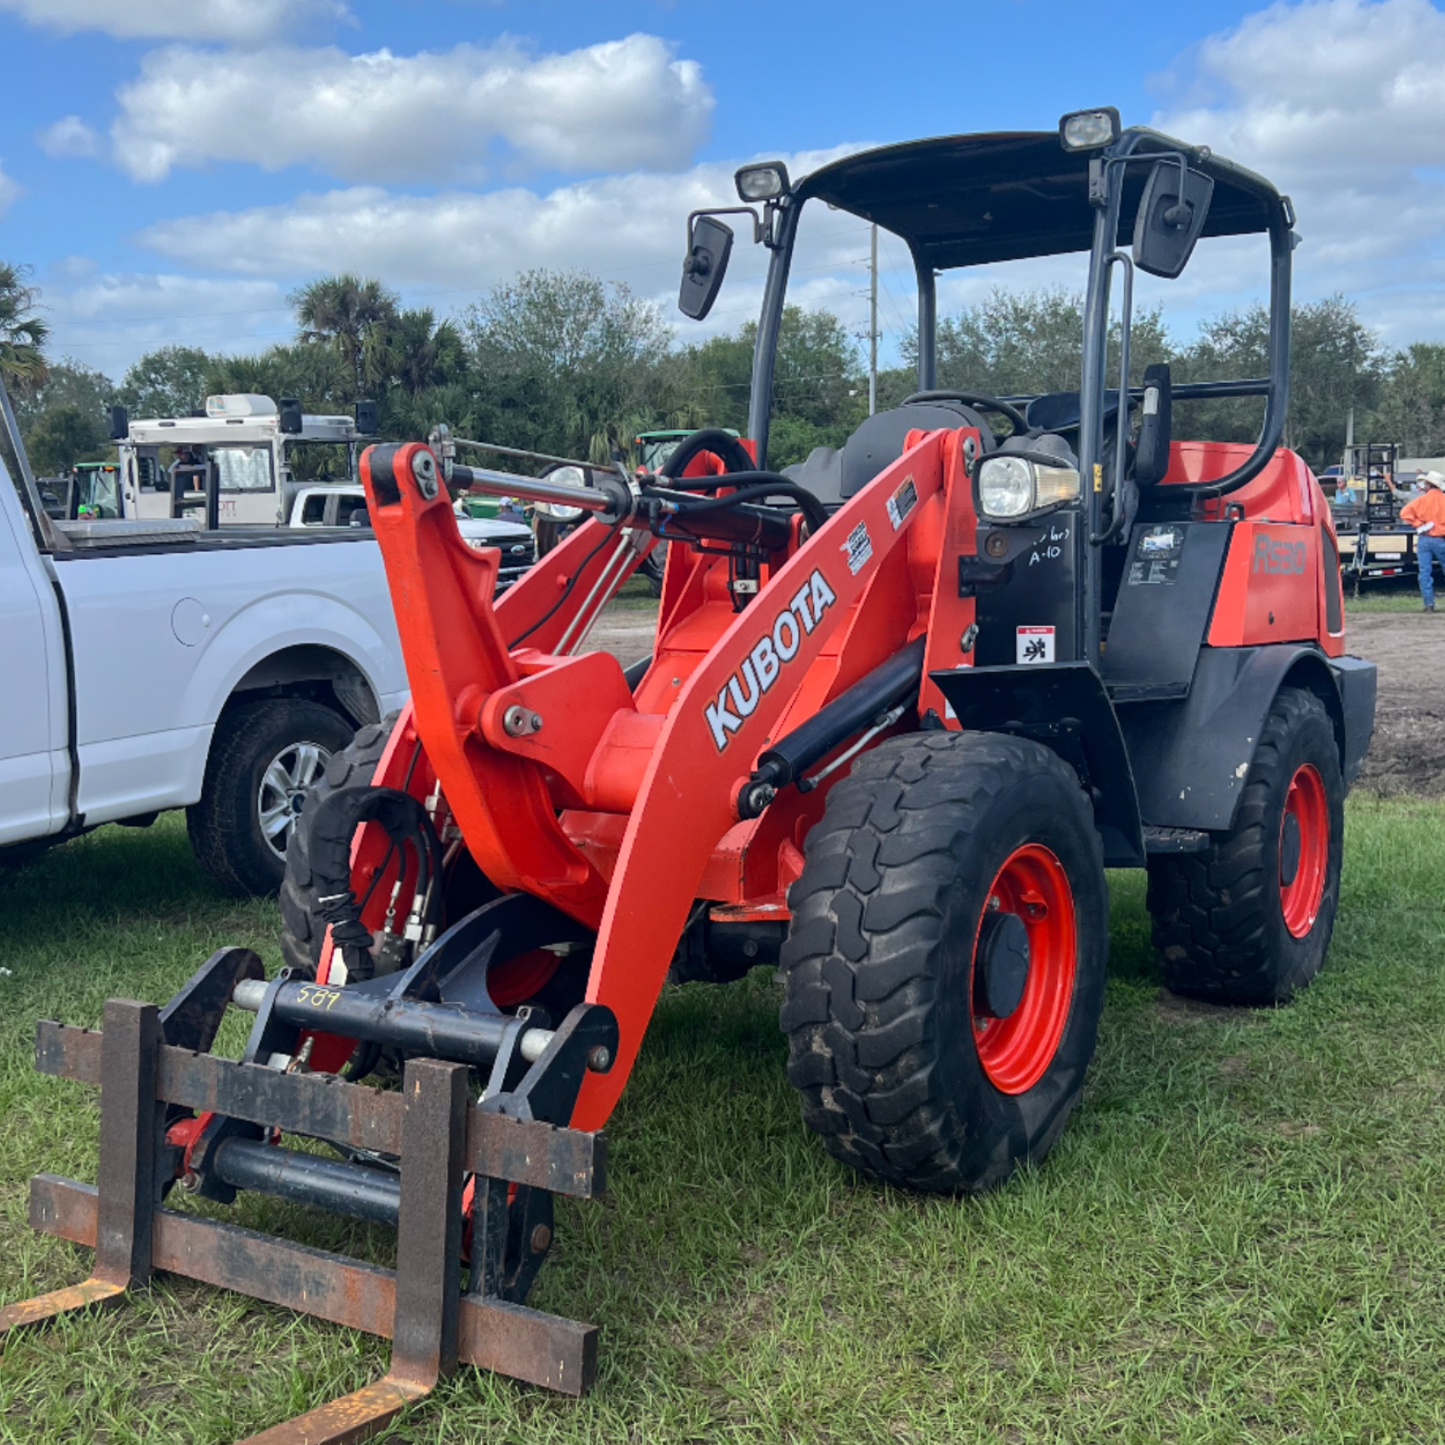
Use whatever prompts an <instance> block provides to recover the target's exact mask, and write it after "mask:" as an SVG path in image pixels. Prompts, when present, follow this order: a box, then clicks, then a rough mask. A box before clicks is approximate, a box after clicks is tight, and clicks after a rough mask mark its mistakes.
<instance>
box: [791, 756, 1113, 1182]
mask: <svg viewBox="0 0 1445 1445" xmlns="http://www.w3.org/2000/svg"><path fill="white" fill-rule="evenodd" d="M1029 847H1033V848H1035V849H1036V850H1037V849H1040V848H1041V849H1043V850H1047V852H1048V853H1049V854H1050V855H1052V856H1053V858H1054V860H1055V863H1056V864H1057V865H1059V866H1060V867H1061V870H1062V875H1063V876H1066V878H1067V888H1068V890H1070V891H1071V894H1072V908H1073V911H1074V922H1075V927H1074V930H1073V934H1072V938H1071V940H1070V945H1071V947H1072V948H1073V958H1074V974H1073V986H1072V996H1071V997H1067V998H1065V997H1062V996H1060V1000H1059V1003H1058V1005H1057V1007H1058V1009H1059V1016H1060V1017H1061V1018H1062V1025H1061V1027H1062V1032H1061V1034H1059V1035H1057V1044H1056V1046H1053V1047H1052V1052H1051V1053H1047V1054H1045V1055H1044V1058H1045V1059H1046V1067H1043V1072H1042V1075H1041V1077H1038V1078H1037V1081H1036V1082H1034V1083H1032V1084H1031V1085H1030V1086H1029V1087H1027V1088H1025V1089H1023V1090H1022V1091H1021V1092H1005V1091H1004V1090H1002V1089H1001V1088H999V1087H998V1086H997V1085H996V1084H995V1082H994V1079H993V1078H992V1077H991V1075H990V1073H989V1071H988V1069H986V1067H985V1065H984V1062H983V1059H982V1057H981V1049H982V1047H983V1045H982V1044H981V1043H980V1042H978V1041H977V1037H976V1032H975V1030H976V1026H977V1025H976V1020H975V1018H974V1007H975V1004H974V980H973V960H974V952H975V943H976V941H977V940H978V939H979V938H980V937H981V931H980V930H981V926H982V924H983V919H984V914H985V912H986V910H987V908H988V903H989V899H990V896H991V895H990V890H991V889H993V888H994V887H995V885H996V884H997V883H998V881H999V878H1000V877H1001V876H1002V875H1001V870H1002V869H1004V868H1005V866H1006V865H1007V864H1010V863H1011V861H1012V859H1013V858H1014V857H1015V856H1016V855H1017V854H1018V853H1019V851H1020V850H1023V849H1026V848H1029ZM805 859H806V862H805V866H804V869H803V873H802V876H801V877H800V878H799V880H798V882H797V883H796V884H794V886H793V889H792V891H791V894H790V899H789V902H790V906H791V909H792V914H793V921H792V926H791V929H790V932H789V936H788V940H787V942H786V943H785V944H784V946H783V954H782V964H783V969H784V977H785V981H786V1000H785V1002H784V1005H783V1009H782V1014H781V1023H782V1027H783V1031H784V1032H785V1033H786V1034H787V1036H788V1045H789V1047H788V1078H789V1080H790V1081H791V1082H792V1083H793V1085H794V1086H795V1087H796V1088H797V1089H798V1090H799V1092H800V1093H801V1095H802V1109H803V1120H804V1122H805V1123H806V1124H807V1125H808V1127H809V1128H810V1129H812V1130H814V1132H816V1133H817V1134H819V1135H821V1136H822V1138H823V1141H824V1145H825V1147H826V1148H827V1150H828V1152H829V1153H830V1154H832V1155H833V1156H834V1157H835V1158H837V1159H840V1160H842V1161H843V1162H844V1163H846V1164H850V1165H852V1166H853V1167H854V1168H857V1169H859V1170H862V1171H865V1172H867V1173H870V1174H873V1175H876V1176H878V1177H879V1178H882V1179H885V1180H888V1181H890V1182H893V1183H896V1184H902V1185H906V1186H909V1187H912V1188H917V1189H924V1190H932V1191H938V1192H946V1193H955V1192H960V1191H967V1192H978V1191H980V1190H984V1189H988V1188H990V1187H992V1186H993V1185H995V1184H997V1183H999V1182H1000V1181H1001V1180H1003V1179H1005V1178H1006V1177H1007V1176H1008V1175H1009V1174H1010V1173H1011V1172H1012V1171H1013V1170H1014V1169H1015V1168H1016V1167H1017V1166H1018V1165H1019V1164H1020V1163H1021V1162H1022V1161H1024V1160H1025V1159H1028V1158H1034V1159H1038V1158H1041V1157H1042V1156H1043V1154H1044V1153H1045V1152H1046V1151H1047V1150H1048V1148H1049V1147H1050V1145H1051V1144H1052V1143H1053V1141H1054V1140H1055V1138H1056V1137H1057V1136H1058V1134H1059V1131H1060V1130H1061V1129H1062V1128H1063V1125H1064V1122H1065V1120H1066V1119H1067V1117H1068V1115H1069V1112H1070V1111H1071V1110H1072V1108H1073V1106H1074V1104H1075V1103H1076V1101H1077V1100H1078V1097H1079V1092H1080V1089H1081V1088H1082V1085H1083V1080H1084V1073H1085V1071H1086V1069H1087V1067H1088V1064H1089V1060H1090V1058H1091V1057H1092V1056H1093V1052H1094V1041H1095V1036H1096V1033H1097V1029H1098V1021H1099V1013H1100V1010H1101V1008H1102V1006H1103V991H1104V972H1105V963H1106V959H1107V955H1108V895H1107V889H1106V885H1105V881H1104V870H1103V854H1102V849H1101V846H1100V842H1099V836H1098V833H1097V832H1096V830H1095V827H1094V819H1093V812H1092V809H1091V807H1090V805H1089V802H1088V800H1087V798H1086V797H1085V795H1084V792H1083V790H1082V789H1081V788H1080V786H1079V782H1078V778H1077V777H1076V775H1075V774H1074V772H1073V770H1072V769H1071V768H1070V767H1069V766H1068V765H1067V764H1065V763H1064V762H1063V761H1062V760H1061V759H1060V758H1059V757H1058V756H1057V755H1056V754H1054V753H1052V752H1050V751H1049V750H1048V749H1047V748H1045V747H1043V746H1042V745H1040V744H1038V743H1034V742H1030V741H1027V740H1024V739H1019V738H1013V737H1007V736H1000V735H993V734H984V733H948V732H925V733H915V734H912V735H910V736H908V737H905V738H895V739H891V740H889V741H887V742H885V743H882V744H880V745H879V746H878V747H876V748H874V749H873V750H872V751H871V752H869V753H866V754H865V755H864V756H863V758H862V759H860V760H859V762H858V763H856V764H855V765H854V768H853V772H852V775H851V776H850V777H848V778H846V779H845V780H844V781H842V782H840V783H839V784H837V785H836V786H835V787H834V788H833V790H832V792H831V793H830V794H829V797H828V805H827V810H826V812H825V813H824V816H823V818H822V820H821V821H820V822H819V823H818V824H817V826H816V827H815V828H814V829H813V830H812V832H811V833H810V834H809V835H808V839H807V844H806V848H805ZM993 896H997V895H993ZM1033 967H1034V965H1033V964H1032V963H1031V964H1030V968H1033Z"/></svg>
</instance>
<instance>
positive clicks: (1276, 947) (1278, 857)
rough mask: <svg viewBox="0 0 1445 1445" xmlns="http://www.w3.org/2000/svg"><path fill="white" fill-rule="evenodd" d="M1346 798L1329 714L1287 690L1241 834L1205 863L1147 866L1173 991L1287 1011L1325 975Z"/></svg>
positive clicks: (1204, 857)
mask: <svg viewBox="0 0 1445 1445" xmlns="http://www.w3.org/2000/svg"><path fill="white" fill-rule="evenodd" d="M1344 797H1345V787H1344V781H1343V779H1342V777H1341V776H1340V755H1339V747H1338V744H1337V743H1336V741H1335V730H1334V725H1333V724H1332V723H1331V721H1330V715H1329V713H1328V712H1326V710H1325V705H1324V704H1323V703H1322V702H1321V701H1320V700H1319V698H1317V697H1316V696H1315V695H1314V694H1313V693H1312V692H1306V691H1304V690H1303V689H1301V688H1284V689H1282V690H1281V691H1280V693H1279V696H1278V697H1276V698H1275V701H1274V706H1273V707H1272V708H1271V709H1270V713H1269V718H1268V719H1267V721H1266V723H1265V726H1264V731H1263V732H1262V733H1261V734H1260V739H1259V745H1258V747H1257V748H1256V750H1255V755H1254V761H1253V762H1252V763H1251V764H1250V769H1249V775H1248V777H1247V779H1246V781H1245V786H1244V792H1243V794H1242V795H1241V797H1240V800H1239V808H1238V811H1237V812H1236V814H1235V818H1234V826H1233V828H1231V829H1230V831H1229V832H1228V833H1216V834H1215V835H1214V836H1213V840H1212V842H1211V843H1210V846H1209V848H1208V849H1207V850H1206V851H1205V852H1203V853H1188V854H1182V855H1177V856H1169V855H1163V856H1160V857H1155V858H1151V859H1150V860H1149V914H1150V918H1151V920H1152V922H1153V928H1154V946H1155V948H1156V949H1157V950H1158V952H1159V957H1160V960H1161V965H1162V970H1163V974H1164V982H1165V984H1166V985H1167V986H1168V987H1169V988H1170V989H1171V990H1172V991H1173V992H1174V993H1179V994H1186V995H1190V996H1192V997H1194V998H1201V999H1207V1000H1209V1001H1210V1002H1213V1003H1226V1004H1272V1003H1284V1002H1286V1001H1287V1000H1288V999H1289V998H1291V997H1292V996H1293V995H1294V994H1295V993H1296V992H1298V991H1299V990H1300V989H1302V988H1303V987H1304V986H1305V985H1306V984H1307V983H1308V982H1309V981H1310V980H1311V979H1312V978H1313V977H1314V976H1315V974H1317V973H1318V972H1319V971H1320V966H1321V964H1323V962H1324V958H1325V952H1326V950H1327V949H1328V948H1329V946H1330V936H1331V934H1332V933H1333V932H1334V926H1335V911H1336V909H1337V908H1338V906H1339V899H1340V862H1341V858H1342V855H1343V851H1344V832H1345V808H1344Z"/></svg>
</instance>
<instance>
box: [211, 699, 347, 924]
mask: <svg viewBox="0 0 1445 1445" xmlns="http://www.w3.org/2000/svg"><path fill="white" fill-rule="evenodd" d="M353 731H354V729H353V728H352V725H351V723H350V722H349V721H348V720H347V719H346V718H344V717H343V716H342V715H341V714H340V713H339V712H336V711H334V710H333V709H332V708H329V707H324V706H322V704H320V703H317V702H310V701H307V700H306V699H305V698H293V697H276V698H266V699H264V700H262V701H259V702H243V703H238V704H236V705H235V706H233V707H229V708H227V709H226V711H225V712H224V713H223V714H222V715H221V720H220V722H218V723H217V724H216V732H215V736H214V737H213V738H212V739H211V752H210V756H209V758H208V759H207V761H206V779H205V783H204V785H203V787H202V791H201V798H200V801H199V802H198V803H195V804H193V805H192V806H191V807H189V808H187V809H186V830H187V832H189V834H190V838H191V847H192V849H193V850H194V851H195V855H196V858H197V859H198V860H199V862H200V865H201V867H202V868H204V869H205V870H206V872H207V873H209V874H210V876H211V877H212V879H214V880H215V882H216V883H217V884H218V885H219V886H220V887H221V888H222V889H224V890H225V891H226V892H227V893H232V894H237V895H244V894H248V893H249V894H256V895H264V894H270V893H275V892H276V890H277V889H278V888H279V887H280V886H281V879H282V877H283V876H284V874H285V871H286V862H285V858H284V856H282V855H279V854H278V853H276V852H275V851H274V850H273V848H272V847H271V845H270V843H268V842H267V840H266V837H265V835H264V833H263V832H262V825H261V816H260V807H259V799H260V792H261V780H262V776H263V775H264V773H265V771H266V769H267V768H268V767H269V766H270V765H271V764H272V763H273V762H274V761H275V760H276V759H277V758H278V756H279V755H280V754H282V753H283V752H284V751H285V750H286V749H287V748H289V747H291V746H293V745H296V744H312V745H315V746H317V747H319V748H321V749H323V750H324V752H325V753H327V754H333V755H334V754H335V753H337V752H339V751H340V750H341V749H342V748H344V747H345V746H346V744H347V743H348V742H349V741H350V740H351V736H352V733H353Z"/></svg>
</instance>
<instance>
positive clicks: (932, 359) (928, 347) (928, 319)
mask: <svg viewBox="0 0 1445 1445" xmlns="http://www.w3.org/2000/svg"><path fill="white" fill-rule="evenodd" d="M913 270H914V274H915V275H916V276H917V278H918V389H919V391H932V390H933V388H934V387H935V386H937V385H938V283H937V281H936V280H935V279H934V273H933V266H932V263H931V262H929V261H927V260H925V259H924V258H923V257H921V256H919V255H917V254H916V253H915V255H914V257H913Z"/></svg>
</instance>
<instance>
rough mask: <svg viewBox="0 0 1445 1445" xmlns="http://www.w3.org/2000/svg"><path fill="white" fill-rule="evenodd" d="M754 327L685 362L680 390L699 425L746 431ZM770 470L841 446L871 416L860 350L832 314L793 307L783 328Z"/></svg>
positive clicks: (693, 350) (718, 339)
mask: <svg viewBox="0 0 1445 1445" xmlns="http://www.w3.org/2000/svg"><path fill="white" fill-rule="evenodd" d="M757 334H758V327H757V323H756V322H755V321H749V322H746V323H745V324H744V325H743V326H742V327H741V328H740V329H739V330H738V331H737V332H736V333H735V334H734V335H730V336H714V337H712V338H710V339H709V340H707V341H704V342H702V343H700V344H699V345H697V346H692V347H689V348H688V349H687V350H686V352H684V354H683V357H682V369H683V377H684V380H683V389H684V394H685V397H686V400H687V402H688V403H689V410H690V412H691V413H692V414H694V415H696V416H697V417H699V418H700V420H699V421H698V423H697V424H698V425H703V424H707V425H712V426H726V427H731V428H732V429H733V430H734V431H738V432H743V431H745V430H746V428H747V420H748V397H749V394H750V390H751V378H752V364H753V346H754V344H755V343H756V341H757ZM772 412H773V414H772V422H771V426H770V433H769V441H768V465H769V466H770V467H774V468H776V467H783V466H789V465H791V464H792V463H793V462H799V461H802V460H803V459H804V458H805V457H806V456H807V455H808V453H809V452H810V451H812V450H813V448H814V447H819V446H832V447H838V446H842V444H843V443H844V442H845V441H846V440H847V439H848V436H849V433H851V432H852V431H853V430H854V428H855V427H857V425H858V424H859V423H860V422H861V421H862V420H863V418H864V417H865V416H866V415H867V414H868V385H867V378H866V377H865V375H864V373H863V365H862V359H861V356H860V353H859V349H858V345H857V343H856V342H855V341H854V340H853V338H852V336H851V335H850V334H849V332H848V329H847V327H845V326H844V325H843V323H842V322H841V321H840V320H839V319H838V318H837V317H836V316H835V315H833V313H832V312H831V311H805V310H804V309H803V308H802V307H801V306H788V307H786V308H785V309H784V311H783V319H782V322H781V324H780V325H779V328H778V355H777V361H776V363H775V364H774V368H773V407H772Z"/></svg>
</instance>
